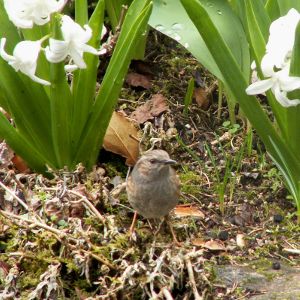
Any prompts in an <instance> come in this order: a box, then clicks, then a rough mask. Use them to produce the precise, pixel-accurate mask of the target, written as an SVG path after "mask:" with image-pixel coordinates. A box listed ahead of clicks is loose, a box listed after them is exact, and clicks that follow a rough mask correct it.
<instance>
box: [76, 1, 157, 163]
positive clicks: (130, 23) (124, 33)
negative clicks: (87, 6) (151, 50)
mask: <svg viewBox="0 0 300 300" xmlns="http://www.w3.org/2000/svg"><path fill="white" fill-rule="evenodd" d="M151 7H152V6H151V4H150V1H149V0H143V1H141V0H135V1H134V2H133V3H132V4H131V6H130V8H129V10H128V12H127V14H126V17H125V20H124V23H123V26H122V29H121V32H120V36H119V39H118V42H117V44H116V47H115V50H114V53H113V56H112V58H111V60H110V63H109V66H108V68H107V71H106V73H105V76H104V79H103V82H102V84H101V88H100V91H99V94H98V96H97V98H96V101H95V103H94V106H93V109H92V113H91V116H90V119H89V121H88V123H87V125H86V128H85V130H84V131H83V135H82V137H81V144H80V145H79V150H78V154H77V157H76V161H83V162H85V163H86V165H87V166H88V167H89V168H90V167H91V166H92V165H93V164H94V162H95V160H96V158H97V155H98V152H99V149H100V147H101V145H102V142H103V138H104V135H105V132H106V128H107V126H108V124H109V121H110V118H111V115H112V112H113V110H114V107H115V105H116V102H117V100H118V95H119V93H120V89H121V87H122V85H123V81H124V77H125V75H126V72H127V69H128V67H129V63H130V60H131V58H132V57H133V55H134V52H135V47H136V46H137V43H138V41H139V38H140V36H141V35H142V34H144V33H145V31H146V28H147V22H148V19H149V16H150V13H151ZM87 153H88V155H87Z"/></svg>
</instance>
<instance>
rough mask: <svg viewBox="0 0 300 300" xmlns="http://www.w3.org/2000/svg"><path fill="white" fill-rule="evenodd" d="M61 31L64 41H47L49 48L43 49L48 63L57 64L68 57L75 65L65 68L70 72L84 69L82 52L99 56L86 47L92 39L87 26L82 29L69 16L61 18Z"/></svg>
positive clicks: (92, 48) (90, 31)
mask: <svg viewBox="0 0 300 300" xmlns="http://www.w3.org/2000/svg"><path fill="white" fill-rule="evenodd" d="M61 31H62V36H63V39H64V40H56V39H53V38H50V39H49V46H47V47H46V49H45V51H46V57H47V59H48V61H50V62H52V63H58V62H61V61H64V60H65V59H66V57H67V56H70V57H71V59H72V61H73V62H74V64H75V65H67V66H66V67H65V68H66V70H68V71H70V70H75V69H77V68H80V69H84V68H86V64H85V62H84V60H83V53H84V52H89V53H92V54H95V55H99V54H100V52H99V51H97V50H96V49H95V48H94V47H92V46H90V45H87V42H88V41H89V40H90V39H91V37H92V29H91V28H90V27H89V26H88V25H84V26H83V28H82V27H81V26H80V25H79V24H77V23H76V22H74V21H73V20H72V19H71V18H70V17H69V16H63V17H62V26H61ZM103 31H104V30H103Z"/></svg>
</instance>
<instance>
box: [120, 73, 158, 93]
mask: <svg viewBox="0 0 300 300" xmlns="http://www.w3.org/2000/svg"><path fill="white" fill-rule="evenodd" d="M126 83H127V84H129V85H130V86H133V87H142V88H144V89H146V90H148V89H150V88H151V86H152V84H151V81H150V78H149V76H146V75H142V74H138V73H128V74H127V77H126Z"/></svg>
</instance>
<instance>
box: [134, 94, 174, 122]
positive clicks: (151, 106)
mask: <svg viewBox="0 0 300 300" xmlns="http://www.w3.org/2000/svg"><path fill="white" fill-rule="evenodd" d="M168 109H169V106H168V103H167V100H166V98H165V97H164V96H163V95H162V94H155V95H153V97H152V98H151V99H150V100H148V101H147V102H146V103H145V104H143V105H141V106H139V107H138V108H137V109H136V110H135V111H134V112H132V114H131V115H130V118H132V119H134V120H135V121H136V122H137V123H138V124H142V123H144V122H146V121H148V120H152V119H153V118H154V117H157V116H159V115H160V114H162V113H163V112H165V111H167V110H168Z"/></svg>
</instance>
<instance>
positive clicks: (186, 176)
mask: <svg viewBox="0 0 300 300" xmlns="http://www.w3.org/2000/svg"><path fill="white" fill-rule="evenodd" d="M179 178H180V181H181V190H182V192H184V193H187V194H191V195H197V194H198V193H199V191H200V187H201V182H202V178H201V176H200V175H198V174H197V173H195V172H193V171H187V172H185V173H181V174H179Z"/></svg>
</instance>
